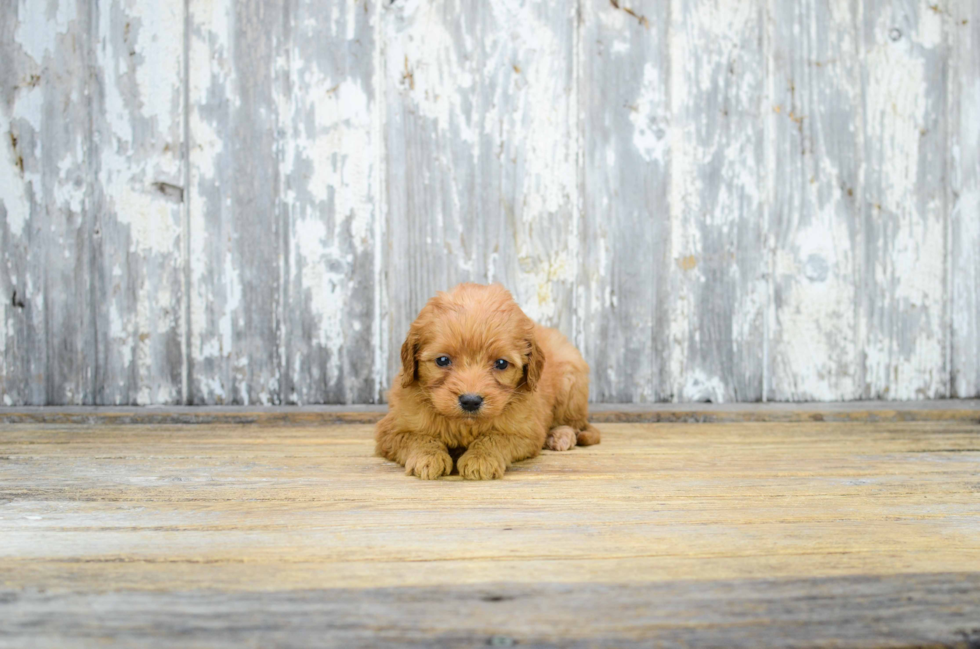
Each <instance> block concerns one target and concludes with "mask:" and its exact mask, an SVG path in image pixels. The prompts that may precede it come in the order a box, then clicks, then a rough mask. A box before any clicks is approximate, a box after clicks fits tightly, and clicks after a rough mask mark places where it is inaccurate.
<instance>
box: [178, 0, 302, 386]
mask: <svg viewBox="0 0 980 649" xmlns="http://www.w3.org/2000/svg"><path fill="white" fill-rule="evenodd" d="M283 2H284V0H281V1H280V0H277V1H269V0H246V1H238V0H219V1H216V2H212V1H210V0H190V4H189V27H190V30H191V34H190V47H189V53H188V56H189V57H190V61H189V63H190V75H189V83H190V87H189V106H188V110H189V120H190V129H189V134H188V138H189V147H190V156H189V162H190V165H191V177H190V186H189V188H188V192H187V193H188V200H189V201H190V202H189V206H188V208H189V232H188V238H189V243H190V259H189V266H190V268H189V274H190V296H189V300H190V322H189V330H190V350H189V354H188V356H189V359H188V361H189V365H190V367H189V370H190V376H191V384H190V394H189V395H188V401H189V402H190V403H192V404H201V403H217V404H222V403H227V404H233V403H234V404H277V403H280V402H281V390H280V380H281V373H280V326H279V323H280V322H281V312H282V307H283V304H282V296H281V287H282V278H281V272H282V256H283V255H282V253H283V241H284V236H283V228H284V223H283V222H284V216H283V213H282V203H281V201H280V198H279V197H280V195H281V193H282V190H283V187H282V178H281V175H280V168H279V160H278V157H277V153H278V144H279V142H278V140H277V133H278V128H279V122H278V111H279V105H278V104H277V99H278V98H279V97H280V91H281V84H282V83H283V80H282V78H281V74H280V73H279V70H278V69H277V67H276V63H277V57H278V55H279V50H278V48H279V47H280V46H281V45H282V43H283V30H284V20H285V12H284V6H283Z"/></svg>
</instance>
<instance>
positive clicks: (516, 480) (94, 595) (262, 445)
mask: <svg viewBox="0 0 980 649" xmlns="http://www.w3.org/2000/svg"><path fill="white" fill-rule="evenodd" d="M978 419H980V416H978V417H977V418H976V419H971V418H969V417H967V418H958V419H955V418H954V419H952V420H945V421H909V422H901V421H890V422H878V423H875V422H856V423H855V422H843V423H842V422H807V423H786V422H782V423H760V422H747V423H746V422H739V423H695V424H691V423H658V424H649V423H647V424H628V423H606V424H603V425H602V430H603V434H604V437H603V443H602V444H601V445H599V446H595V447H590V448H583V449H576V450H574V451H571V452H568V453H553V452H544V453H543V454H542V455H541V456H540V457H538V458H536V459H534V460H531V461H528V462H524V463H521V464H519V465H517V466H515V467H513V468H512V469H511V470H510V471H509V472H508V473H507V475H506V477H505V479H503V480H500V481H495V482H484V483H473V482H463V481H461V480H459V479H458V478H456V477H451V478H447V479H444V480H440V481H435V482H422V481H419V480H416V479H413V478H407V477H405V476H404V475H403V473H402V471H401V469H400V468H399V467H397V466H395V465H393V464H391V463H388V462H385V461H382V460H380V459H378V458H375V457H373V456H372V441H371V437H372V430H373V427H372V426H371V425H370V424H346V425H338V426H319V425H304V426H283V425H263V424H261V423H260V424H246V425H241V424H239V425H229V424H209V425H161V424H155V425H101V426H99V425H76V424H38V423H34V424H4V425H2V426H0V647H38V646H104V645H112V644H113V643H117V644H119V645H126V646H172V647H194V646H202V647H203V646H208V647H213V646H255V647H268V646H297V647H305V646H337V647H354V646H377V645H379V644H386V643H390V644H397V645H399V646H402V645H414V646H445V647H467V646H473V647H477V646H512V645H516V646H520V647H526V646H561V647H572V646H574V647H579V646H581V647H590V646H608V647H628V646H643V647H646V646H659V645H666V646H672V645H693V646H743V647H758V646H780V647H782V646H800V647H810V646H855V647H858V646H860V647H864V646H960V647H980V423H978V421H977V420H978Z"/></svg>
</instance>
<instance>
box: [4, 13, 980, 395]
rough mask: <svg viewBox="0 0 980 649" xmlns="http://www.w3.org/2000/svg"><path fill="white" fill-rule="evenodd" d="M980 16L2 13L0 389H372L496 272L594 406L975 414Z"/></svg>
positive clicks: (979, 361) (979, 365) (978, 381)
mask: <svg viewBox="0 0 980 649" xmlns="http://www.w3.org/2000/svg"><path fill="white" fill-rule="evenodd" d="M978 152H980V8H978V5H977V3H976V2H974V1H973V0H946V1H945V2H938V3H937V2H931V1H918V2H916V1H912V2H905V1H903V2H892V1H890V0H830V1H827V0H800V1H799V2H793V3H787V2H774V1H773V0H746V1H744V2H719V1H718V0H691V1H688V2H680V1H679V0H670V1H669V2H663V1H654V0H577V1H575V2H563V1H561V0H533V1H532V0H487V1H485V2H474V1H470V0H440V1H438V2H437V1H428V2H426V1H423V0H344V1H343V2H341V1H339V0H185V1H184V2H182V3H175V2H151V1H150V0H43V1H40V0H38V1H36V2H35V1H33V0H4V1H3V2H0V253H2V255H3V259H2V266H0V290H2V291H3V293H2V294H0V298H2V299H0V341H2V344H3V354H2V356H0V402H2V404H3V405H23V404H146V405H149V404H179V403H189V404H291V403H370V402H377V401H381V400H383V398H384V391H385V389H386V387H387V385H388V382H389V381H390V377H391V376H392V375H393V374H394V372H396V371H397V368H398V363H399V359H398V352H399V348H400V345H401V341H402V337H403V336H404V335H405V332H406V331H407V329H408V325H409V324H410V322H411V320H412V318H413V317H414V315H415V313H417V311H418V310H419V309H420V308H421V307H422V305H423V304H424V303H425V301H426V300H427V299H428V297H430V296H431V295H432V294H433V293H434V292H435V291H437V290H441V289H445V288H447V287H450V286H452V285H453V284H455V283H457V282H460V281H466V280H472V281H479V282H489V281H498V282H502V283H504V284H505V285H506V286H508V287H509V288H510V289H511V290H512V291H513V292H514V293H515V295H516V297H517V298H518V300H519V301H520V303H521V304H522V305H523V306H524V308H525V310H526V311H527V312H528V314H530V315H531V316H532V317H535V318H537V319H539V320H541V321H543V322H544V323H546V324H550V325H553V326H557V327H559V328H560V329H562V330H563V331H564V332H565V333H566V334H567V335H568V336H569V337H570V338H572V339H573V340H574V341H575V342H576V343H577V344H578V345H579V346H580V348H581V349H582V350H583V353H584V354H585V356H586V358H587V360H588V361H589V363H590V364H591V366H592V370H593V372H592V382H593V386H592V396H593V398H594V399H595V400H598V401H620V402H631V401H634V402H635V401H657V400H673V401H704V400H710V401H715V402H720V401H756V400H760V399H768V400H780V401H783V400H789V401H807V400H850V399H870V398H884V399H921V398H938V397H947V396H952V397H973V396H980V154H978Z"/></svg>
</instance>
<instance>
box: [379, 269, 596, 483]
mask: <svg viewBox="0 0 980 649" xmlns="http://www.w3.org/2000/svg"><path fill="white" fill-rule="evenodd" d="M588 400H589V366H588V365H587V364H586V362H585V361H584V360H583V359H582V356H581V354H579V353H578V350H577V349H575V347H574V346H573V345H572V344H571V343H570V342H568V340H567V339H566V338H565V337H564V336H563V335H561V334H560V333H559V332H558V331H557V330H555V329H549V328H547V327H542V326H540V325H537V324H535V323H534V322H533V321H532V320H531V319H530V318H528V317H527V316H526V315H524V312H523V311H521V309H520V307H518V306H517V304H516V303H515V302H514V299H513V298H512V297H511V295H510V293H508V292H507V290H506V289H504V288H503V287H502V286H499V285H497V284H494V285H492V286H483V285H480V284H460V285H459V286H457V287H456V288H455V289H453V290H452V291H450V292H449V293H439V294H438V295H436V297H434V298H432V299H431V300H429V302H428V304H426V305H425V307H424V308H423V309H422V311H421V313H419V316H418V318H417V319H416V320H415V322H413V323H412V327H411V329H409V332H408V338H406V339H405V344H403V345H402V369H401V372H399V373H398V376H397V377H395V383H394V385H393V386H392V388H391V392H390V393H389V394H388V403H389V404H390V406H389V412H388V414H387V416H385V418H384V419H382V420H381V422H380V423H379V424H378V429H377V433H376V435H375V439H376V441H377V446H376V449H375V450H376V452H377V454H378V455H380V456H382V457H385V458H387V459H389V460H392V461H395V462H398V463H399V464H402V465H404V467H405V473H406V474H407V475H417V476H418V477H420V478H422V479H424V480H432V479H435V478H438V477H440V476H444V475H449V474H450V473H451V472H452V470H453V455H458V456H459V459H458V460H457V468H458V469H459V474H460V475H461V476H463V477H464V478H466V479H468V480H488V479H491V478H500V477H502V476H503V475H504V471H505V470H506V469H507V467H508V466H509V465H510V464H511V463H512V462H516V461H517V460H523V459H525V458H529V457H534V456H535V455H537V454H538V451H540V450H541V448H542V447H546V448H549V449H553V450H556V451H565V450H568V449H570V448H572V447H573V446H575V445H576V443H577V444H579V445H581V446H588V445H590V444H598V443H599V431H598V430H596V429H595V428H593V427H592V426H591V425H589V422H588ZM464 451H465V452H464ZM451 453H452V454H451ZM460 453H461V455H460Z"/></svg>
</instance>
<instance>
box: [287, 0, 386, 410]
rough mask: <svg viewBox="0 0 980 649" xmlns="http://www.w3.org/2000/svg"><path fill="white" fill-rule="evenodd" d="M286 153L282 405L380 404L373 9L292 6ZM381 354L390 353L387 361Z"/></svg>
mask: <svg viewBox="0 0 980 649" xmlns="http://www.w3.org/2000/svg"><path fill="white" fill-rule="evenodd" d="M286 12H287V13H286V16H285V19H284V20H285V33H284V35H283V38H284V43H283V45H282V47H281V48H280V54H279V56H280V59H278V60H277V61H276V65H277V68H278V69H279V70H280V71H281V72H280V75H281V76H282V84H281V85H280V86H279V88H278V90H277V101H278V102H279V106H280V108H279V110H280V115H279V142H278V145H277V146H278V150H279V157H280V168H281V178H282V191H281V197H280V203H281V207H280V209H281V210H282V213H283V215H284V218H285V223H284V230H283V236H284V237H285V239H284V242H283V249H284V251H285V253H284V259H283V263H284V264H286V266H285V269H284V276H285V281H284V283H283V287H282V290H283V297H282V298H281V299H282V303H283V304H284V305H285V308H284V309H283V312H282V322H281V325H280V326H281V327H282V333H281V336H282V341H283V342H282V346H283V351H282V358H281V359H280V363H281V364H282V367H281V372H282V381H283V384H282V397H281V398H282V402H283V403H365V402H371V401H374V400H376V397H377V395H378V386H377V385H376V384H375V374H376V365H375V364H376V362H377V360H376V357H375V355H374V353H373V352H372V350H373V349H375V348H376V347H377V346H379V340H378V332H377V331H376V330H375V328H374V327H373V322H374V319H375V308H376V305H375V290H377V287H378V281H377V277H376V275H377V269H376V267H375V255H376V253H375V242H376V234H375V230H376V228H377V225H378V220H379V218H380V214H379V210H378V200H379V199H378V188H379V187H380V173H381V169H380V167H381V165H380V159H381V151H380V147H381V145H382V142H381V134H380V129H379V128H378V125H377V124H376V123H375V111H376V106H375V101H376V99H375V81H376V77H375V71H374V66H375V60H374V59H375V56H376V51H375V50H376V41H375V31H374V26H375V25H376V24H377V22H378V7H377V6H376V4H375V3H371V2H366V1H361V2H345V3H337V2H334V1H333V0H289V2H287V4H286ZM379 358H380V357H379Z"/></svg>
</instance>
